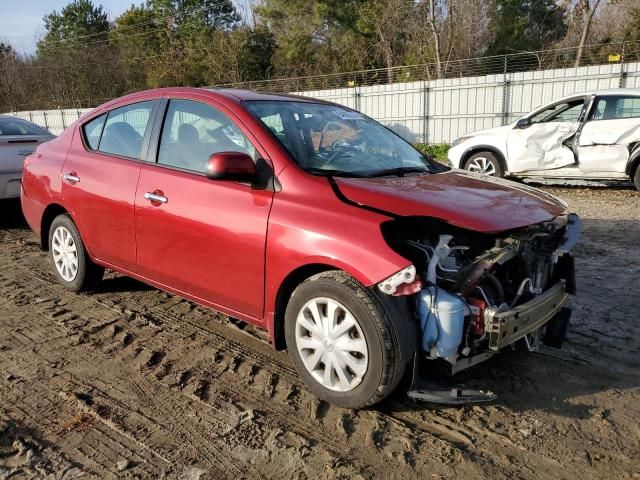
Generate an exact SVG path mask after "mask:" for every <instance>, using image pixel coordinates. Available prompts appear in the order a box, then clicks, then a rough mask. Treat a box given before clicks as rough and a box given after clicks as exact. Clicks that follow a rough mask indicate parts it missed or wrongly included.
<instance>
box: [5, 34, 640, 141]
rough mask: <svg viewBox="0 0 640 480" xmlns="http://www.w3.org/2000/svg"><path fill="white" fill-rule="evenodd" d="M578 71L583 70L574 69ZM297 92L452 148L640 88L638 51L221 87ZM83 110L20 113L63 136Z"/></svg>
mask: <svg viewBox="0 0 640 480" xmlns="http://www.w3.org/2000/svg"><path fill="white" fill-rule="evenodd" d="M576 65H578V66H576ZM216 87H219V88H244V89H251V90H258V91H271V92H292V93H297V94H299V95H304V96H309V97H315V98H320V99H324V100H329V101H332V102H336V103H339V104H342V105H345V106H348V107H351V108H354V109H356V110H359V111H361V112H363V113H364V114H366V115H369V116H371V117H373V118H375V119H376V120H378V121H380V122H382V123H384V124H385V125H387V126H389V127H390V128H391V129H393V130H394V131H396V132H397V133H399V134H400V135H402V136H403V137H405V138H406V139H407V140H409V141H411V142H414V143H418V142H420V143H450V142H451V141H452V140H454V139H455V138H457V137H459V136H462V135H464V134H466V133H469V132H472V131H474V130H479V129H485V128H491V127H496V126H500V125H505V124H507V123H509V122H511V121H513V120H515V119H516V118H518V117H520V116H522V115H523V114H525V113H527V112H529V111H531V110H533V109H534V108H535V107H537V106H539V105H543V104H545V103H549V102H552V101H554V100H556V99H558V98H560V97H563V96H566V95H570V94H573V93H578V92H584V91H589V90H601V89H609V88H620V87H626V88H640V43H638V42H626V43H619V44H614V43H610V44H601V45H590V46H587V47H585V48H584V49H583V51H582V53H581V54H578V50H577V49H576V48H564V49H554V50H545V51H538V52H524V53H517V54H510V55H501V56H494V57H482V58H473V59H466V60H455V61H448V62H445V63H442V64H440V65H436V64H434V63H429V64H421V65H410V66H402V67H393V68H383V69H374V70H363V71H357V72H347V73H338V74H329V75H316V76H309V77H296V78H283V79H273V80H263V81H257V82H242V83H233V84H225V85H217V86H216ZM86 111H87V110H86V109H79V110H76V109H69V110H47V111H35V112H18V113H16V114H15V115H18V116H20V117H22V118H26V119H28V120H31V121H33V122H34V123H37V124H39V125H42V126H44V127H47V128H49V129H50V130H51V131H52V132H53V133H59V132H60V131H62V129H64V128H66V126H68V125H69V124H70V123H71V122H72V121H73V120H75V119H76V118H77V117H78V116H80V115H81V114H82V113H84V112H86Z"/></svg>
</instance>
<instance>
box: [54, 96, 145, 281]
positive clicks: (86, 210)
mask: <svg viewBox="0 0 640 480" xmlns="http://www.w3.org/2000/svg"><path fill="white" fill-rule="evenodd" d="M154 104H155V101H153V100H150V101H143V102H138V103H135V104H132V105H127V106H124V107H120V108H116V109H114V110H111V111H110V112H108V113H104V114H102V115H100V116H99V117H97V118H94V119H92V120H90V121H89V122H87V123H86V124H84V125H83V126H82V127H81V128H80V129H79V131H78V133H79V134H80V135H76V138H74V139H73V142H72V146H71V148H70V150H69V153H68V154H67V160H66V161H65V163H64V166H63V169H62V176H63V184H62V185H63V186H62V195H63V198H64V200H65V203H66V205H67V206H68V208H69V209H70V210H71V213H72V215H73V219H74V221H75V222H76V225H77V226H78V228H79V230H80V234H81V235H82V239H83V240H84V243H85V244H86V245H87V248H88V249H89V250H90V252H91V253H92V254H93V255H94V256H95V257H96V258H98V259H99V260H101V261H103V262H106V263H108V264H110V265H114V266H117V267H120V268H123V269H125V270H129V271H133V270H134V269H135V265H136V250H135V231H134V225H133V222H134V216H133V202H134V198H135V191H136V186H137V184H138V176H139V174H140V166H141V162H140V158H141V156H142V154H143V152H142V150H143V143H144V142H143V139H144V138H145V132H146V130H147V127H148V125H149V124H150V122H149V119H150V117H151V112H152V110H153V107H154Z"/></svg>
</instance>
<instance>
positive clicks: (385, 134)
mask: <svg viewBox="0 0 640 480" xmlns="http://www.w3.org/2000/svg"><path fill="white" fill-rule="evenodd" d="M244 105H245V106H246V108H247V109H248V110H249V111H250V112H251V113H252V114H253V115H254V116H255V117H256V118H257V119H259V120H260V121H261V122H262V123H263V124H264V126H265V127H266V128H268V129H269V131H271V133H272V134H273V135H274V136H275V137H276V138H277V139H278V140H279V141H280V143H281V144H282V145H283V146H284V147H285V148H286V149H287V150H288V151H289V153H290V154H291V156H292V157H293V158H294V160H295V161H296V162H297V164H298V165H299V166H300V167H301V168H303V169H305V170H307V171H309V172H311V173H314V174H318V175H323V174H324V175H342V176H376V175H379V176H382V175H395V174H398V175H400V174H404V173H410V172H418V173H419V172H433V171H438V170H439V169H438V167H436V166H435V165H434V164H433V163H431V162H430V161H429V160H427V159H426V158H425V157H424V156H423V155H422V154H421V153H420V152H418V151H417V150H416V149H415V148H413V147H412V146H411V145H410V144H409V143H408V142H407V141H405V140H404V139H403V138H401V137H400V136H398V135H396V134H395V133H393V132H391V131H390V130H388V129H387V128H385V127H384V126H382V125H381V124H379V123H378V122H376V121H375V120H372V119H370V118H368V117H366V116H364V115H362V114H360V113H358V112H355V111H353V110H348V109H346V108H343V107H340V106H337V105H330V104H323V103H312V102H300V101H271V100H269V101H264V100H255V101H246V102H244Z"/></svg>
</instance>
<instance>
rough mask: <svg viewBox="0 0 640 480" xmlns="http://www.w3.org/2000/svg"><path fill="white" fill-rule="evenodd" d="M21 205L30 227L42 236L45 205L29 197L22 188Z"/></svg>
mask: <svg viewBox="0 0 640 480" xmlns="http://www.w3.org/2000/svg"><path fill="white" fill-rule="evenodd" d="M20 203H21V205H22V215H23V216H24V218H25V220H26V221H27V223H28V224H29V227H30V228H31V230H33V231H34V232H36V233H37V234H38V235H40V228H41V222H42V215H43V214H44V209H45V207H44V205H42V204H41V203H40V202H37V201H36V200H34V199H33V198H31V197H29V196H27V195H26V193H25V191H24V187H23V188H21V194H20ZM43 247H44V245H43Z"/></svg>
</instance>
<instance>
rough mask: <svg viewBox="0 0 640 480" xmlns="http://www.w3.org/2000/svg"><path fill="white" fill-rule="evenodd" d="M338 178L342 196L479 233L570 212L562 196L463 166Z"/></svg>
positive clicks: (360, 202)
mask: <svg viewBox="0 0 640 480" xmlns="http://www.w3.org/2000/svg"><path fill="white" fill-rule="evenodd" d="M335 180H336V182H337V184H338V187H339V188H340V191H341V192H342V193H343V195H344V196H345V197H347V198H348V199H349V200H351V201H352V202H356V203H358V204H360V205H365V206H368V207H373V208H376V209H379V210H384V211H386V212H390V213H393V214H395V215H400V216H426V217H434V218H439V219H441V220H444V221H446V222H448V223H450V224H452V225H456V226H459V227H462V228H466V229H468V230H474V231H477V232H485V233H495V232H501V231H504V230H510V229H513V228H519V227H524V226H526V225H531V224H534V223H538V222H543V221H547V220H551V219H552V218H554V217H557V216H558V215H562V214H563V213H566V212H565V205H563V204H562V202H561V201H560V200H559V199H557V198H556V197H554V196H552V195H548V194H546V193H544V192H542V191H540V190H537V189H535V188H531V187H527V186H525V185H521V184H518V183H514V182H510V181H506V180H501V179H496V178H492V177H485V176H480V175H476V174H469V173H466V172H463V171H459V170H452V171H449V172H446V173H439V174H429V175H409V176H406V177H381V178H339V177H336V178H335Z"/></svg>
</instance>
